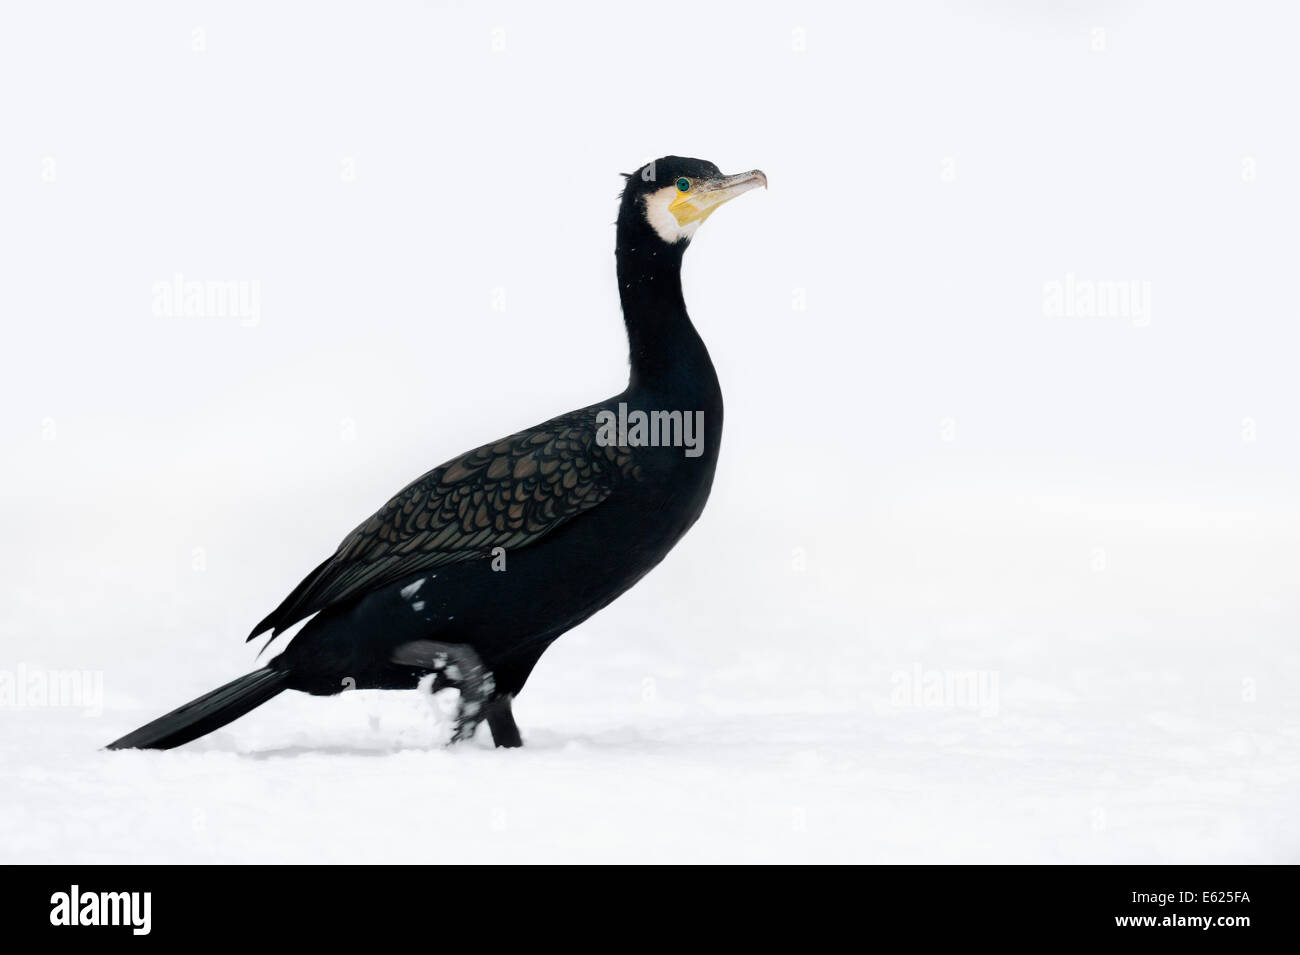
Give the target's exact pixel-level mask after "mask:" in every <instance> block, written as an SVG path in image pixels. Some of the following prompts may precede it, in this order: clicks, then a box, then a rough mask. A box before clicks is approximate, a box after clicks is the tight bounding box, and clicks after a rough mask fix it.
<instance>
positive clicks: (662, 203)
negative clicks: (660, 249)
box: [645, 186, 701, 244]
mask: <svg viewBox="0 0 1300 955" xmlns="http://www.w3.org/2000/svg"><path fill="white" fill-rule="evenodd" d="M676 198H677V187H676V186H664V187H663V188H662V189H656V190H655V191H654V192H650V193H647V194H646V197H645V221H646V222H649V223H650V228H652V229H654V230H655V232H656V233H658V235H659V238H661V239H663V240H664V241H665V242H668V243H670V244H671V243H673V242H680V241H681V240H682V239H689V238H690V237H691V236H693V235H695V230H696V229H698V228H699V227H700V221H701V220H699V219H697V220H695V221H694V222H688V223H686V225H678V224H677V217H676V216H675V215H673V214H672V212H670V211H669V209H668V204H669V203H671V202H672V201H673V200H674V199H676Z"/></svg>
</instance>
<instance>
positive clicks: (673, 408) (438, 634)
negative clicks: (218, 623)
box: [111, 156, 766, 748]
mask: <svg viewBox="0 0 1300 955" xmlns="http://www.w3.org/2000/svg"><path fill="white" fill-rule="evenodd" d="M760 184H761V185H766V179H765V178H764V177H763V175H762V173H759V172H757V171H755V172H753V173H746V174H741V175H740V176H730V177H727V176H723V175H722V174H721V173H720V172H719V171H718V169H717V167H716V166H714V165H713V164H712V163H707V162H703V161H701V160H695V159H683V158H679V157H672V156H670V157H665V158H663V159H659V160H656V161H655V162H654V163H651V164H649V165H648V166H646V167H642V169H639V170H638V171H637V172H636V173H633V174H631V175H629V176H628V177H627V184H626V187H625V189H624V192H623V195H622V198H621V203H620V208H619V216H618V223H617V242H616V248H615V257H616V263H617V275H618V283H619V295H620V298H621V301H622V307H623V316H624V321H625V324H626V327H627V334H628V341H629V352H630V365H631V371H630V376H629V382H628V387H627V389H626V390H625V391H623V392H621V393H620V394H618V395H615V396H613V397H612V398H609V399H608V400H606V401H602V402H599V403H598V404H594V405H590V406H588V407H586V408H582V409H579V410H577V411H572V412H569V413H567V414H564V415H560V416H559V417H556V418H552V419H551V420H549V421H546V422H543V423H542V424H539V425H536V426H534V427H532V428H528V429H526V430H524V431H520V432H518V433H517V434H514V435H511V436H510V437H507V438H504V439H501V440H499V441H494V442H492V443H490V444H485V445H483V446H482V447H480V448H477V449H475V450H473V451H470V452H468V453H467V454H464V455H461V456H460V457H458V458H455V459H453V460H451V461H449V462H447V463H446V464H443V465H441V466H439V467H437V468H434V469H433V470H432V471H429V472H428V473H427V474H424V475H423V476H421V477H419V478H417V479H416V480H415V481H413V482H412V483H411V484H409V485H408V486H407V487H405V488H404V489H403V490H402V491H400V492H399V493H398V494H397V495H396V496H395V497H393V499H392V500H390V501H389V502H388V503H387V504H385V505H384V506H383V507H382V508H380V509H379V511H377V512H376V513H375V514H374V515H373V516H372V517H370V519H369V520H367V521H365V522H364V523H362V524H361V525H360V526H358V527H357V528H356V529H355V530H354V531H352V533H351V534H349V535H348V536H347V537H346V538H344V540H343V542H342V543H341V544H340V545H339V547H338V549H337V551H336V552H335V553H334V554H333V555H332V556H331V557H330V558H329V559H328V560H326V561H324V562H323V563H322V564H321V565H320V566H319V567H317V568H316V569H315V570H313V571H312V572H311V573H310V574H308V575H307V577H306V578H305V579H304V580H303V581H302V582H301V583H300V584H299V585H298V586H297V587H296V588H294V590H293V591H292V592H291V593H290V594H289V595H288V596H287V597H286V598H285V599H284V601H283V602H282V603H281V604H280V605H279V606H278V607H277V608H276V609H275V610H274V611H272V612H271V613H270V614H269V615H268V616H267V617H266V618H265V619H264V620H262V621H261V622H260V623H259V624H258V625H257V626H256V627H254V628H253V632H252V634H250V636H249V639H250V640H251V639H253V638H254V637H256V636H257V635H259V634H261V633H265V632H267V631H270V632H271V633H272V634H279V633H280V632H282V631H284V630H286V629H287V628H289V627H292V626H293V625H294V624H296V623H298V622H299V621H301V620H303V619H304V618H307V617H311V620H309V621H308V623H307V624H306V626H305V627H303V629H302V631H301V632H300V633H298V634H297V635H296V636H295V637H294V638H293V639H292V641H291V642H290V644H289V645H288V647H287V648H286V649H285V650H284V651H283V652H282V653H281V654H280V655H279V656H277V657H275V658H274V659H272V660H271V662H270V663H269V664H268V665H267V666H266V667H265V668H264V669H262V670H258V671H255V672H254V673H252V674H250V675H248V676H246V677H243V678H241V680H236V681H234V682H233V683H231V684H227V685H226V686H224V687H222V688H220V689H218V690H214V691H213V692H212V693H210V694H207V695H206V696H204V697H200V698H199V699H198V700H195V701H193V702H191V703H189V704H186V706H184V707H181V708H180V709H178V710H176V711H174V712H172V713H169V714H167V715H166V716H164V717H161V718H159V719H158V720H155V721H154V722H152V723H150V724H147V725H146V726H144V727H141V728H140V729H138V730H136V731H135V732H133V733H130V734H128V735H127V736H125V737H123V738H122V739H120V740H117V741H116V742H115V743H113V744H111V748H169V747H171V746H176V745H179V744H181V743H184V742H187V741H189V740H190V739H194V738H195V737H197V736H199V735H202V734H203V733H206V732H210V731H211V730H212V729H215V728H216V727H218V726H220V725H223V724H224V723H226V722H229V721H230V720H232V719H235V718H236V717H238V716H240V715H243V713H245V712H247V711H248V710H249V709H252V708H253V707H254V706H257V705H259V704H260V703H262V702H264V701H265V700H266V699H269V698H270V697H271V696H274V695H275V694H276V693H278V692H280V691H281V690H284V689H296V690H301V691H304V692H307V693H313V694H332V693H337V692H340V691H341V690H343V689H346V688H351V687H355V688H387V689H401V688H413V687H415V686H417V684H419V683H420V681H421V680H422V679H424V678H425V677H431V678H432V687H433V688H434V689H438V688H440V687H442V686H447V685H455V686H459V687H460V688H461V690H462V696H461V707H460V714H459V717H458V726H457V733H456V738H461V737H464V736H468V735H470V734H472V732H473V730H474V728H475V727H476V726H477V724H478V722H479V721H480V720H482V719H487V720H488V722H489V725H490V727H491V729H492V733H493V737H494V739H495V741H496V743H497V744H498V745H519V742H520V737H519V733H518V729H517V727H516V726H515V724H514V720H513V716H512V714H511V710H510V704H511V700H512V699H513V697H514V696H516V695H517V694H518V693H519V691H520V690H521V689H522V688H523V686H524V683H525V681H526V680H527V679H528V676H529V673H530V672H531V671H532V669H533V666H534V665H535V664H536V663H537V661H538V659H539V658H540V657H541V655H542V653H543V652H544V651H545V650H546V648H547V647H548V646H549V645H550V644H551V643H552V641H554V640H555V639H556V638H557V637H559V636H560V635H561V634H562V633H564V632H565V631H566V630H569V629H570V628H572V627H573V626H575V625H576V624H578V623H580V622H582V621H583V620H585V619H586V618H588V617H589V616H591V615H592V614H593V613H595V612H596V611H598V610H600V609H601V608H602V607H604V606H606V605H607V604H609V603H610V601H612V600H614V599H615V598H616V597H618V596H619V595H620V594H622V593H623V592H624V591H626V590H627V589H628V588H629V587H631V586H632V585H633V584H635V583H636V582H637V581H638V580H640V579H641V577H643V576H644V575H645V574H646V573H647V572H648V571H649V570H650V569H651V568H653V567H654V566H655V565H656V564H658V563H659V562H660V561H661V560H662V559H663V558H664V556H665V555H666V554H667V553H668V551H669V550H670V549H671V548H672V547H673V545H675V544H676V543H677V541H678V540H679V539H680V538H681V537H682V535H683V534H684V533H686V531H687V530H688V529H689V528H690V526H691V525H692V524H694V523H695V521H696V519H697V518H698V517H699V516H700V513H701V511H702V510H703V509H704V504H705V501H706V500H707V498H708V496H709V491H710V488H711V486H712V483H713V475H714V470H715V467H716V465H717V459H718V449H719V443H720V439H721V434H722V393H721V390H720V388H719V385H718V379H717V376H716V374H715V373H714V368H713V363H712V361H711V360H710V358H709V353H708V350H707V349H706V348H705V346H704V343H703V341H702V340H701V339H700V336H699V334H698V333H697V332H696V330H695V327H694V325H693V324H692V323H691V320H690V317H689V315H688V314H687V311H686V305H685V302H684V300H683V297H682V287H681V263H682V255H683V253H684V252H685V250H686V248H687V246H688V245H689V243H690V237H691V235H693V233H694V230H695V228H698V225H699V223H700V222H702V221H703V220H704V219H705V218H707V217H708V215H709V214H710V213H711V212H712V211H713V210H714V209H715V208H716V207H717V206H718V205H721V204H722V203H723V202H725V201H727V200H728V199H730V198H732V197H733V196H734V195H738V194H740V193H741V192H744V191H747V190H748V189H750V188H753V187H754V186H755V185H760ZM635 412H643V413H646V414H647V415H648V414H650V413H652V412H658V413H660V420H661V422H662V421H664V420H666V419H665V418H664V417H663V415H664V414H666V413H673V412H676V413H680V414H681V415H682V416H683V417H684V416H686V415H690V416H691V418H690V420H691V421H697V422H699V423H701V424H702V428H701V429H699V430H700V431H701V432H702V433H700V434H698V435H697V436H696V445H697V446H695V447H693V448H691V449H689V450H690V452H691V453H686V452H687V449H685V448H683V447H682V446H681V444H680V443H679V444H678V445H677V446H673V445H671V444H669V445H663V444H660V445H659V446H648V445H646V444H645V443H643V442H637V441H635V440H633V438H634V437H635V435H628V434H625V433H620V434H619V435H618V438H616V439H615V440H613V441H611V440H610V433H611V429H610V427H609V422H610V418H611V416H612V417H615V418H617V417H618V416H619V415H620V413H622V414H623V415H624V416H625V417H626V416H627V415H632V414H634V413H635ZM665 427H667V426H666V425H665ZM669 436H676V437H678V438H680V437H682V432H681V431H680V430H674V431H672V432H671V434H670V435H669ZM313 614H315V616H312V615H313Z"/></svg>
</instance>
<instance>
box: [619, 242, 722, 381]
mask: <svg viewBox="0 0 1300 955" xmlns="http://www.w3.org/2000/svg"><path fill="white" fill-rule="evenodd" d="M636 232H640V233H641V234H635V233H636ZM686 245H687V243H686V242H677V243H673V244H671V245H670V244H668V243H666V242H663V241H662V240H660V239H659V238H658V236H650V235H646V234H645V233H644V232H643V231H642V230H631V229H629V230H624V229H622V228H620V229H619V241H618V246H617V248H616V250H615V253H614V254H615V258H616V259H617V261H618V294H619V298H620V299H621V300H622V303H623V321H624V323H625V324H626V325H627V341H628V351H629V356H630V359H631V366H632V370H631V380H630V383H629V388H630V389H631V390H637V389H655V390H658V389H660V388H674V389H675V390H682V389H686V390H694V389H693V388H690V385H691V384H692V383H696V384H698V385H703V386H704V387H706V388H707V387H709V385H710V383H711V385H712V387H713V388H716V387H717V379H716V377H715V376H714V373H713V364H712V362H711V361H710V360H709V353H708V350H707V349H705V347H704V342H703V341H702V340H701V339H700V336H699V333H697V332H696V331H695V326H694V325H692V324H691V317H690V316H689V315H688V314H687V313H686V301H685V299H683V297H682V253H683V252H684V251H685V249H686Z"/></svg>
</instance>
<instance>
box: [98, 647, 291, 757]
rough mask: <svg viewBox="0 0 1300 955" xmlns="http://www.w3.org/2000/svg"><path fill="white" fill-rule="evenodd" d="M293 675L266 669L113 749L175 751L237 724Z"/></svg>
mask: <svg viewBox="0 0 1300 955" xmlns="http://www.w3.org/2000/svg"><path fill="white" fill-rule="evenodd" d="M288 677H289V674H288V673H287V672H286V671H284V670H278V669H276V670H273V669H271V668H270V667H263V668H262V669H260V670H254V671H253V672H252V673H249V674H247V675H246V676H241V677H240V678H239V679H238V680H232V681H231V682H229V683H227V684H226V685H225V686H222V687H218V688H217V689H215V690H213V691H212V692H211V693H205V694H204V695H203V696H200V697H199V698H198V699H197V700H191V701H190V702H189V703H186V704H185V705H184V706H182V707H180V708H178V709H175V710H172V711H171V712H170V713H168V714H167V715H166V716H160V717H158V719H156V720H154V721H153V722H152V723H146V724H145V725H144V726H141V727H140V728H139V729H138V730H135V731H134V732H131V733H127V734H126V735H125V736H123V737H122V738H121V739H119V740H116V741H115V742H112V743H109V744H108V748H109V749H171V748H172V747H174V746H180V745H181V744H182V743H188V742H189V741H190V740H192V739H198V738H199V737H200V736H204V735H206V734H208V733H211V732H212V731H213V730H215V729H220V728H221V727H223V726H225V725H226V724H227V723H229V722H231V721H232V720H237V719H239V717H241V716H243V715H244V714H245V713H247V712H248V711H249V710H252V709H255V708H256V707H259V706H261V705H262V704H263V703H265V702H266V701H267V700H269V699H271V697H273V696H275V695H276V694H278V693H280V692H281V691H282V690H284V689H285V685H284V684H285V680H287V679H288Z"/></svg>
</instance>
